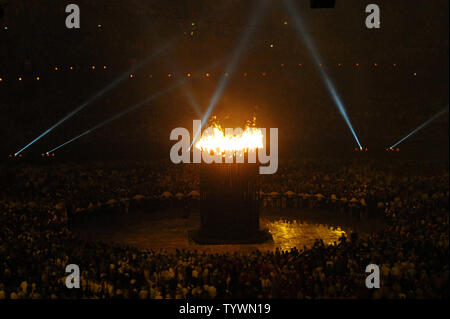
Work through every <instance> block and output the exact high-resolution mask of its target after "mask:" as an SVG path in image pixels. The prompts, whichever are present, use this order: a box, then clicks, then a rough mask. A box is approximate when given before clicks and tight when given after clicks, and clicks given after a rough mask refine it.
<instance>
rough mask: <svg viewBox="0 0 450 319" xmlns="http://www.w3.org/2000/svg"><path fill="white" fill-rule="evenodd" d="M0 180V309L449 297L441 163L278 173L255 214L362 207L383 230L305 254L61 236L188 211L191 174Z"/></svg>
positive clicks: (64, 167) (142, 170) (301, 164)
mask: <svg viewBox="0 0 450 319" xmlns="http://www.w3.org/2000/svg"><path fill="white" fill-rule="evenodd" d="M0 174H1V181H2V188H1V193H0V196H1V197H0V225H1V226H0V299H1V298H11V299H22V298H35V299H40V298H140V299H147V298H152V299H165V298H247V297H253V298H307V299H310V298H443V297H448V275H449V268H448V258H449V255H448V248H449V247H448V245H449V236H448V219H449V215H448V196H449V186H448V185H449V184H448V165H447V163H442V162H428V163H418V162H413V161H408V162H405V161H399V162H396V161H392V162H380V161H350V162H349V161H331V160H326V161H325V160H314V161H313V160H303V161H292V162H289V163H285V165H280V171H279V172H278V174H276V175H273V176H264V177H263V178H262V179H261V195H262V196H261V197H262V200H263V201H264V203H265V204H264V205H266V206H267V205H274V202H277V200H278V203H277V204H276V205H279V206H280V207H286V206H289V205H292V203H293V202H295V203H296V204H295V205H308V206H310V207H315V206H321V205H327V207H328V208H333V207H334V208H336V210H338V211H345V210H347V209H348V208H349V207H350V206H348V205H350V204H351V203H353V204H356V203H358V204H357V206H353V207H354V208H353V209H355V207H356V209H366V210H367V209H369V210H370V208H371V207H372V206H371V205H372V204H373V205H374V206H373V207H375V208H376V211H377V213H378V214H383V218H384V219H385V220H386V227H385V228H384V229H383V230H382V231H378V232H376V233H372V234H370V235H369V236H364V237H362V236H361V237H358V235H357V234H356V233H354V234H353V235H351V236H350V237H349V238H346V237H342V238H340V239H339V242H336V243H334V244H331V245H326V244H324V243H323V241H321V240H320V239H317V241H316V243H315V244H314V246H313V247H303V248H301V247H297V248H294V249H291V250H287V251H280V250H276V251H258V250H255V251H253V252H252V253H220V254H219V253H216V254H213V253H205V252H199V251H187V250H177V251H176V252H169V251H164V250H161V251H151V250H146V249H138V248H136V247H125V246H122V245H115V244H107V243H101V242H86V241H83V240H81V239H79V238H77V236H76V235H74V234H73V233H72V232H71V229H70V225H69V223H68V220H70V218H72V216H75V215H77V214H90V215H93V216H95V215H96V214H98V213H99V212H100V211H101V210H102V209H103V211H104V212H110V213H113V211H114V213H120V214H126V213H129V209H130V208H131V209H132V208H133V207H135V206H136V203H141V202H142V201H147V200H148V201H150V202H148V204H149V205H150V206H153V207H155V205H156V203H159V204H158V205H162V206H164V205H170V203H172V202H173V201H177V200H181V199H182V198H189V197H192V198H193V199H192V200H195V199H194V198H195V197H196V194H197V190H198V180H197V178H196V171H195V168H191V167H190V166H178V167H175V168H174V167H173V166H170V167H169V166H167V165H166V164H164V163H162V162H152V163H142V162H132V163H130V162H120V163H89V165H87V164H83V165H75V164H54V165H52V166H47V167H42V166H29V165H19V166H17V167H15V168H11V167H10V168H8V169H4V170H2V171H1V172H0ZM177 198H179V199H177ZM353 199H355V200H353ZM126 203H128V204H126ZM324 203H325V204H324ZM347 203H349V204H348V205H347ZM105 207H106V208H108V209H106V210H105V209H104V208H105ZM141 207H142V206H141ZM112 208H114V209H112ZM71 263H72V264H77V265H80V268H81V289H71V290H70V289H67V288H66V285H65V276H66V273H65V267H66V265H68V264H71ZM369 264H377V265H379V267H380V270H381V288H380V289H372V290H370V289H367V288H366V286H365V278H366V275H367V274H366V273H365V267H366V266H367V265H369Z"/></svg>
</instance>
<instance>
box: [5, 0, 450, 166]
mask: <svg viewBox="0 0 450 319" xmlns="http://www.w3.org/2000/svg"><path fill="white" fill-rule="evenodd" d="M70 3H71V2H68V1H60V0H26V1H25V0H14V1H7V0H0V4H1V5H2V6H3V8H4V14H3V17H0V78H2V81H1V82H0V114H1V116H0V136H1V137H2V142H1V143H0V155H1V156H2V158H7V156H8V155H9V154H14V153H15V152H16V151H18V150H19V149H20V148H22V147H23V146H25V145H26V144H27V143H28V142H30V141H31V140H32V139H34V138H35V137H37V136H38V135H39V134H41V133H42V132H43V131H45V130H46V129H47V128H49V127H50V126H51V125H53V124H54V123H55V122H56V121H58V120H59V119H61V118H62V117H63V116H65V115H66V114H67V113H68V112H70V111H71V110H73V109H74V108H76V107H77V106H79V105H80V104H81V103H82V102H84V101H86V100H87V99H88V98H89V97H91V96H92V95H94V94H95V93H96V92H98V91H99V90H100V89H102V88H103V87H105V86H106V85H107V84H108V83H110V82H111V81H113V80H114V79H116V78H117V77H118V76H119V75H120V74H122V73H123V72H125V71H127V70H128V69H130V68H131V67H132V66H133V65H135V64H137V63H139V61H141V60H143V59H145V57H147V56H149V55H150V54H151V53H152V52H153V51H154V50H156V49H157V48H158V47H160V46H161V45H162V44H164V43H166V42H167V41H169V40H171V39H173V38H177V39H181V40H180V41H178V42H177V44H176V45H175V46H174V47H173V48H172V49H171V50H169V51H167V52H166V53H164V54H163V55H161V56H160V57H158V58H157V59H154V60H153V61H152V62H150V63H149V64H147V65H146V66H144V67H143V68H141V69H140V70H139V71H138V72H135V74H134V78H133V79H127V80H125V81H124V82H123V83H122V84H120V85H119V86H117V87H116V88H115V89H113V90H112V91H110V92H109V93H107V94H106V95H105V96H103V97H102V98H100V99H98V100H97V101H96V102H95V103H93V104H91V105H89V106H88V107H87V108H85V109H84V110H83V111H81V112H80V113H78V114H77V115H76V116H74V117H72V118H71V119H70V120H68V121H66V122H65V123H64V124H63V125H61V126H59V127H58V128H56V129H55V130H54V131H53V132H51V133H50V134H48V135H47V136H45V137H44V138H43V139H42V140H40V141H39V142H37V143H36V144H34V145H33V146H31V147H30V148H29V149H27V150H26V151H24V153H23V156H24V158H25V157H28V158H31V157H33V156H34V157H39V156H40V155H41V153H43V152H45V151H48V150H50V149H52V148H53V147H55V146H57V145H60V144H61V143H64V142H65V141H67V140H68V139H70V138H72V137H74V136H76V135H78V134H80V133H82V132H84V131H85V130H87V129H89V128H91V127H92V126H94V125H96V124H97V123H99V122H101V121H103V120H105V119H107V118H109V117H110V116H112V115H114V114H115V113H117V112H119V111H121V110H123V109H126V108H127V107H130V106H132V105H134V104H135V103H137V102H139V101H141V100H143V99H144V98H145V97H147V96H149V95H151V94H153V93H155V92H158V91H159V90H162V89H164V88H166V87H168V86H169V85H170V84H171V83H173V82H174V81H176V80H177V79H181V78H183V77H185V74H186V73H188V72H191V73H192V74H193V75H194V76H197V75H199V74H196V70H200V69H202V68H205V66H207V65H209V64H211V63H213V62H215V61H217V60H219V59H220V58H223V57H227V56H229V55H230V54H231V53H232V51H233V49H234V48H235V46H236V45H237V43H238V42H239V40H240V37H241V35H242V33H243V32H244V30H245V28H246V26H247V25H248V23H249V16H250V13H251V11H252V10H253V9H254V7H255V3H256V1H238V0H216V1H208V0H169V1H160V0H155V1H148V0H147V1H144V0H129V1H115V0H108V1H107V0H97V1H87V0H77V1H75V3H76V4H78V5H79V6H80V9H81V29H78V30H77V29H72V30H69V29H66V27H65V19H66V16H67V14H66V13H65V7H66V5H68V4H70ZM296 3H297V6H298V7H299V8H300V9H301V12H302V15H303V16H304V18H305V21H304V23H305V25H306V26H307V28H308V32H309V35H310V36H311V37H312V39H313V41H314V42H315V44H316V46H317V48H318V52H319V53H320V55H321V56H322V60H323V63H324V65H325V66H326V68H327V70H328V73H329V75H330V77H331V79H332V81H333V82H334V84H335V86H336V88H337V90H338V92H339V94H340V96H341V98H342V100H343V101H344V104H345V106H346V108H347V112H348V114H349V117H350V119H351V121H352V124H353V126H354V128H355V130H356V132H357V134H358V137H359V139H360V141H361V143H362V144H363V146H365V147H366V146H367V147H368V148H369V152H368V153H367V154H365V155H363V154H356V153H355V152H354V151H353V150H354V148H355V146H356V143H355V141H354V139H353V136H352V135H351V133H350V131H349V130H348V128H347V126H346V124H345V122H344V120H343V119H342V117H341V115H340V114H339V112H338V111H337V109H336V107H335V104H334V103H333V101H332V99H331V98H330V95H329V93H328V91H327V89H326V87H325V86H324V84H323V82H322V80H321V78H320V76H319V72H318V69H317V67H316V66H315V65H313V59H312V58H311V55H310V53H309V52H308V50H307V48H306V47H305V46H304V44H303V42H301V41H300V40H299V38H298V35H297V33H296V31H295V29H294V27H293V21H291V19H290V17H289V14H288V13H287V11H286V9H285V8H284V7H283V5H282V1H271V3H270V7H269V9H268V11H267V12H266V16H265V18H264V20H262V21H260V22H259V23H258V25H257V26H256V27H255V30H254V34H253V36H252V37H251V38H250V41H249V42H248V43H247V49H246V51H245V53H244V55H243V56H242V58H241V60H240V63H239V65H238V67H237V70H236V73H235V74H234V75H233V78H232V79H231V81H230V85H229V86H228V87H227V89H226V91H225V93H224V95H223V97H222V99H221V100H220V101H219V103H218V104H217V107H216V109H215V112H214V114H216V115H218V117H219V119H221V120H222V123H223V124H224V126H231V125H236V126H242V125H243V124H244V123H245V121H246V120H247V119H249V118H251V117H252V116H253V114H255V113H256V116H257V125H258V126H260V127H278V128H279V140H280V142H279V143H280V156H281V157H287V156H291V155H299V156H307V157H309V156H369V154H370V156H403V157H407V158H438V157H439V158H440V157H442V158H448V150H449V148H448V136H449V135H448V113H446V114H445V115H443V116H441V117H440V118H439V119H437V120H436V121H434V122H433V123H431V124H430V125H429V126H427V127H426V128H424V129H423V130H422V131H421V132H419V133H418V134H416V135H414V136H413V137H411V138H410V139H409V140H407V141H405V142H404V143H403V144H401V151H400V152H399V153H397V154H391V153H389V154H388V153H386V152H385V148H386V147H387V146H390V145H392V144H393V143H395V142H396V141H398V140H399V139H400V138H402V137H403V136H405V135H406V134H407V133H408V132H410V131H411V130H413V129H414V128H415V127H417V126H418V125H420V124H421V123H423V122H424V121H426V120H427V119H428V118H430V117H431V116H432V115H433V114H435V113H437V112H438V111H439V110H441V109H442V108H444V107H445V106H447V105H448V84H449V83H448V82H449V81H448V80H449V74H448V70H449V65H448V53H449V52H448V31H449V26H448V12H449V11H448V9H449V8H448V1H447V0H442V1H441V0H433V1H425V0H418V1H408V0H396V1H387V0H386V1H381V0H379V1H375V3H377V4H379V5H380V7H381V22H382V27H381V29H371V30H369V29H367V28H366V27H365V25H364V21H365V18H366V15H367V14H366V13H365V6H366V5H367V4H369V2H368V1H367V3H366V2H365V1H359V0H345V1H343V0H337V2H336V8H335V9H314V10H313V9H311V8H310V7H309V2H308V1H296ZM285 21H287V24H285ZM193 23H194V24H195V25H192V24H193ZM271 44H273V47H271ZM356 63H359V67H357V66H356ZM375 63H376V66H375ZM299 64H301V66H299ZM339 64H341V65H339ZM394 64H395V66H394ZM93 65H95V66H96V69H95V70H92V68H91V66H93ZM104 65H105V66H107V69H106V70H105V69H103V66H104ZM70 66H72V67H73V70H70V69H69V67H70ZM55 67H58V71H55V70H54V68H55ZM223 70H224V64H222V65H220V66H219V67H217V68H215V69H213V68H211V70H210V71H209V72H210V74H211V76H210V77H209V78H206V77H205V76H201V77H200V78H197V79H192V80H189V82H188V84H187V85H186V86H185V88H187V89H188V92H190V94H191V96H193V97H194V98H195V101H196V103H194V104H196V105H197V106H198V108H199V110H200V111H202V112H204V111H205V110H206V108H207V105H208V103H209V100H210V98H211V96H212V94H213V92H214V90H215V88H216V86H217V84H218V81H219V78H220V77H221V76H222V74H223V72H224V71H223ZM262 72H266V76H265V77H264V76H262ZM168 73H171V74H173V77H172V78H169V77H168V76H167V74H168ZM244 73H247V76H245V75H244ZM150 74H151V75H152V77H151V78H150ZM37 76H39V78H40V80H39V81H37V80H36V77H37ZM19 77H22V81H19V80H18V78H19ZM198 118H199V115H197V113H196V111H195V107H193V103H192V99H190V98H189V97H188V95H187V94H186V90H183V89H177V90H174V91H171V92H170V94H167V95H164V96H163V97H161V98H159V99H158V100H155V101H153V102H151V103H148V104H146V105H145V106H144V107H142V108H140V109H138V110H136V111H133V112H132V113H130V114H128V115H126V116H124V117H122V118H120V119H119V120H117V121H114V122H112V123H110V124H109V125H106V126H105V127H103V128H101V129H99V130H97V131H95V132H92V133H91V134H88V135H86V136H84V137H83V138H81V139H80V140H77V141H76V142H74V143H72V144H70V145H67V146H66V147H64V148H62V149H61V150H59V151H58V152H57V153H56V156H58V157H60V158H70V159H75V158H80V159H81V158H85V159H93V158H105V159H106V158H117V157H130V158H152V157H167V158H168V156H169V153H168V152H169V148H170V146H171V144H172V142H171V141H169V134H170V131H171V130H172V129H173V128H175V127H186V128H188V129H189V130H192V120H193V119H198Z"/></svg>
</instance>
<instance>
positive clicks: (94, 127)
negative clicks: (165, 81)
mask: <svg viewBox="0 0 450 319" xmlns="http://www.w3.org/2000/svg"><path fill="white" fill-rule="evenodd" d="M221 61H222V60H220V61H218V62H216V63H214V64H212V65H210V66H209V67H208V68H206V69H207V70H208V69H211V68H215V67H216V66H217V65H218V64H220V63H221ZM201 72H202V71H200V73H201ZM187 81H188V80H187V79H182V80H179V81H177V82H176V83H174V84H172V85H171V86H169V87H168V88H166V89H164V90H162V91H160V92H158V93H155V94H153V95H151V96H150V97H148V98H146V99H145V100H143V101H141V102H139V103H137V104H135V105H133V106H131V107H129V108H127V109H125V110H123V111H121V112H119V113H117V114H116V115H114V116H112V117H110V118H109V119H107V120H105V121H103V122H101V123H99V124H97V125H95V126H93V127H92V128H90V129H88V130H87V131H85V132H83V133H81V134H79V135H77V136H75V137H74V138H71V139H70V140H68V141H66V142H64V143H63V144H61V145H59V146H57V147H55V148H53V149H51V150H50V151H48V152H46V154H50V153H53V152H54V151H56V150H58V149H60V148H62V147H64V146H66V145H68V144H70V143H72V142H74V141H76V140H78V139H80V138H82V137H83V136H85V135H87V134H89V133H91V132H93V131H95V130H97V129H99V128H101V127H103V126H105V125H107V124H109V123H111V122H112V121H115V120H117V119H119V118H121V117H122V116H124V115H126V114H128V113H130V112H132V111H134V110H136V109H137V108H140V107H141V106H143V105H145V104H147V103H149V102H151V101H153V100H155V99H157V98H159V97H160V96H162V95H164V94H166V93H168V92H170V91H172V90H174V89H176V88H177V87H180V86H182V85H184V84H185V83H186V82H187Z"/></svg>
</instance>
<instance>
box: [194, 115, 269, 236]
mask: <svg viewBox="0 0 450 319" xmlns="http://www.w3.org/2000/svg"><path fill="white" fill-rule="evenodd" d="M236 130H237V131H236ZM236 130H231V132H230V131H229V129H226V130H225V131H224V130H223V129H222V128H221V127H220V125H218V124H215V125H214V126H213V127H209V128H208V129H206V130H205V131H204V133H203V135H202V137H201V139H200V140H199V141H198V142H197V143H196V144H195V147H196V148H197V149H199V150H201V152H202V158H203V162H202V163H201V164H200V169H199V170H200V216H201V222H200V229H198V230H196V231H192V232H190V238H191V239H192V240H193V241H194V242H196V243H199V244H239V243H261V242H267V241H271V240H272V236H271V235H270V233H269V232H268V231H266V230H261V229H260V225H259V207H260V198H259V196H260V191H259V167H258V165H257V154H258V149H259V148H263V135H262V132H261V130H260V129H257V128H255V127H250V126H247V128H246V129H245V130H242V129H236Z"/></svg>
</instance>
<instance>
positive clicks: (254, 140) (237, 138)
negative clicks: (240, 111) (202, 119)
mask: <svg viewBox="0 0 450 319" xmlns="http://www.w3.org/2000/svg"><path fill="white" fill-rule="evenodd" d="M214 119H215V118H214ZM195 147H197V148H198V149H200V150H202V151H206V152H208V153H211V152H214V154H224V153H236V152H247V151H249V150H251V151H253V150H256V149H258V148H263V133H262V131H261V130H260V129H259V128H256V127H255V126H254V124H253V125H251V124H249V123H247V126H246V128H245V129H244V130H242V129H235V130H233V129H225V130H224V129H222V127H221V126H220V124H218V123H217V122H215V123H213V124H212V125H211V126H210V127H209V128H207V129H206V130H205V131H204V132H203V134H202V137H201V139H200V140H199V141H198V142H197V143H196V144H195Z"/></svg>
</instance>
